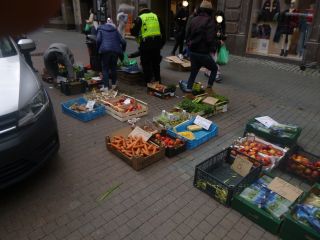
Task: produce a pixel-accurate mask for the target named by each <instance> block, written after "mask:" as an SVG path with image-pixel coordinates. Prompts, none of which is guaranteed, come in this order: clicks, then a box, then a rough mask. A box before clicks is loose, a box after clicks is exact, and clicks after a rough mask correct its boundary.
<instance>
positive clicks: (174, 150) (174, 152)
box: [151, 130, 187, 158]
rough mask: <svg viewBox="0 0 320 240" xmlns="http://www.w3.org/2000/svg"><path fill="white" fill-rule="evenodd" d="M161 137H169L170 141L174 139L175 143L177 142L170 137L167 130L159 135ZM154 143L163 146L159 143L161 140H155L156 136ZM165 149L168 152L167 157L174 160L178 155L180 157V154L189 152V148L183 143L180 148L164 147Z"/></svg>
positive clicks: (153, 138)
mask: <svg viewBox="0 0 320 240" xmlns="http://www.w3.org/2000/svg"><path fill="white" fill-rule="evenodd" d="M159 134H160V135H161V136H164V137H168V138H170V139H172V140H173V141H175V140H176V138H173V137H171V136H169V135H168V134H167V133H166V131H165V130H163V131H161V132H160V133H159ZM151 140H152V141H153V142H155V143H156V144H159V145H160V146H163V145H162V144H161V142H159V140H157V139H156V138H155V135H154V136H153V137H152V139H151ZM163 147H164V148H165V149H166V152H165V155H166V156H167V157H168V158H172V157H175V156H177V155H179V154H180V153H183V152H184V151H186V150H187V146H186V143H185V142H182V145H181V146H179V147H165V146H163Z"/></svg>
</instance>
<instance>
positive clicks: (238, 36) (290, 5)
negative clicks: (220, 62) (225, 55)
mask: <svg viewBox="0 0 320 240" xmlns="http://www.w3.org/2000/svg"><path fill="white" fill-rule="evenodd" d="M218 8H219V9H221V10H224V11H225V15H226V21H227V32H228V41H227V44H228V47H229V49H230V51H231V53H233V54H236V55H242V56H245V55H248V56H259V57H266V58H272V59H275V60H283V61H293V62H299V61H302V60H303V59H304V58H305V60H306V61H307V62H316V61H317V62H320V1H319V0H291V1H290V0H249V1H244V0H219V4H218ZM282 50H284V52H285V51H287V53H286V54H283V52H282Z"/></svg>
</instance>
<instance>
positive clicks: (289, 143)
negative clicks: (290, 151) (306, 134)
mask: <svg viewBox="0 0 320 240" xmlns="http://www.w3.org/2000/svg"><path fill="white" fill-rule="evenodd" d="M301 131H302V129H301V128H298V131H297V132H295V133H292V134H290V137H279V136H277V135H275V134H273V133H272V132H271V131H270V130H269V129H268V128H267V127H265V126H264V125H263V124H262V123H260V122H258V121H257V120H255V118H253V119H251V120H249V121H248V123H247V125H246V128H245V132H244V134H246V133H254V134H255V135H256V136H257V137H260V138H263V139H264V140H266V141H268V142H271V143H274V144H276V145H279V146H281V147H289V148H291V147H293V146H295V145H296V143H297V141H298V138H299V136H300V134H301Z"/></svg>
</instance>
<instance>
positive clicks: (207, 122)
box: [194, 116, 212, 130]
mask: <svg viewBox="0 0 320 240" xmlns="http://www.w3.org/2000/svg"><path fill="white" fill-rule="evenodd" d="M194 124H196V125H198V126H200V127H202V128H203V129H205V130H209V129H210V126H211V124H212V121H210V120H208V119H205V118H203V117H201V116H197V117H196V119H195V120H194Z"/></svg>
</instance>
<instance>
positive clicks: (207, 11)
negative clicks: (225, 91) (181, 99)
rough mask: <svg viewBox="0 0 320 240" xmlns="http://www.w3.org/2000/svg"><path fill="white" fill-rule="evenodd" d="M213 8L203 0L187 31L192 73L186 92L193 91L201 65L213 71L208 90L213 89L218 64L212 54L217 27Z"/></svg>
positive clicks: (215, 46) (214, 48) (214, 49)
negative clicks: (213, 16)
mask: <svg viewBox="0 0 320 240" xmlns="http://www.w3.org/2000/svg"><path fill="white" fill-rule="evenodd" d="M212 15H213V8H212V4H211V2H209V1H206V0H204V1H202V3H201V5H200V8H199V10H198V15H197V16H195V17H194V18H193V19H192V21H191V23H190V27H189V29H188V32H187V43H188V45H189V48H190V61H191V73H190V76H189V80H188V83H187V87H186V89H184V91H185V92H188V93H189V92H192V86H193V83H194V82H195V79H196V77H197V75H198V72H199V70H200V68H201V67H205V68H207V69H208V70H210V71H211V73H210V76H209V80H208V85H207V91H208V92H211V91H212V86H213V83H214V81H215V79H216V75H217V71H218V66H217V64H216V62H215V61H214V59H213V58H212V56H211V53H212V52H215V51H216V48H217V42H216V27H215V22H214V20H213V18H212Z"/></svg>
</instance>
